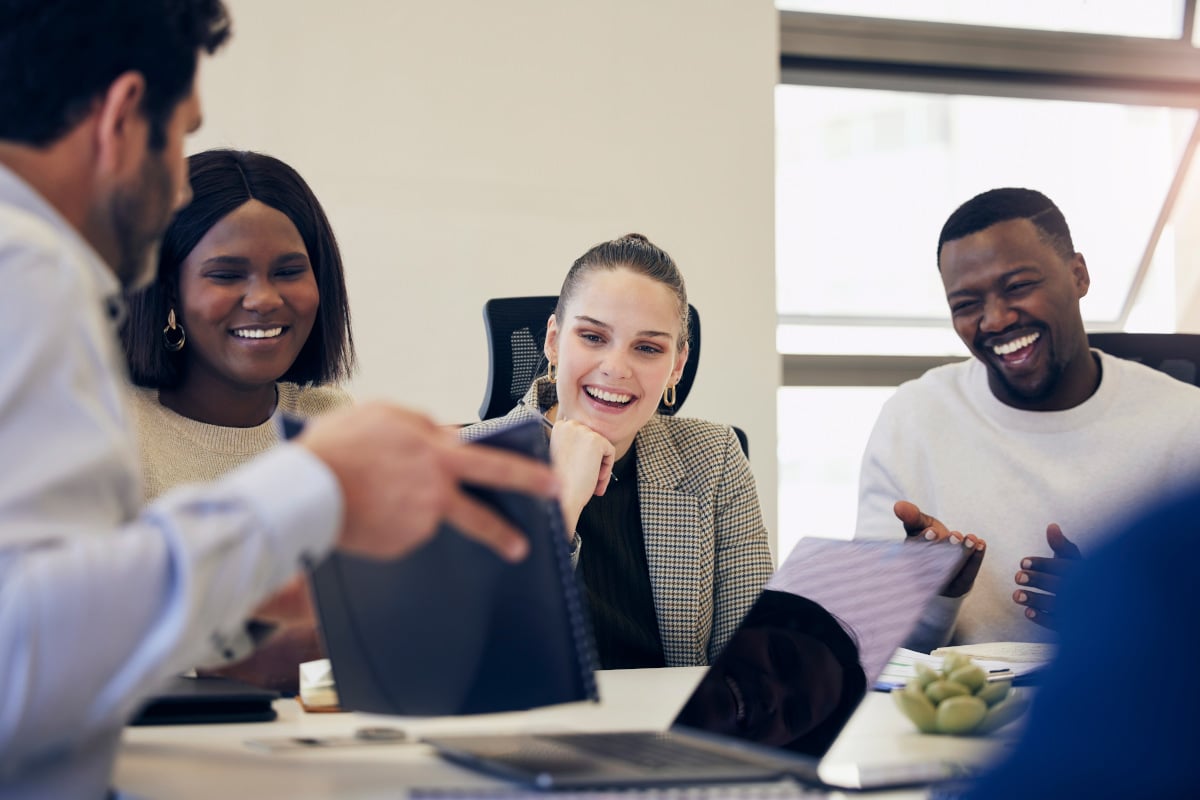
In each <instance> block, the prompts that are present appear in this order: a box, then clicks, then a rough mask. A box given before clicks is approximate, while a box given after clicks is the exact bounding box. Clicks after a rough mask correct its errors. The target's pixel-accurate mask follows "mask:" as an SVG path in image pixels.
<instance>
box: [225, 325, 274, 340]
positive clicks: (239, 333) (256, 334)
mask: <svg viewBox="0 0 1200 800" xmlns="http://www.w3.org/2000/svg"><path fill="white" fill-rule="evenodd" d="M231 333H232V334H233V335H234V336H236V337H237V338H239V339H274V338H275V337H277V336H282V335H283V328H282V327H279V328H236V329H234V330H233V331H231Z"/></svg>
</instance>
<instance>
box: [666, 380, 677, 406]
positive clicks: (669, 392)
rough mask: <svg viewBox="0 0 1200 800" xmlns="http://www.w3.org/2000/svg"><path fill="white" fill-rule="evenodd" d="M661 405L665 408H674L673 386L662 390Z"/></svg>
mask: <svg viewBox="0 0 1200 800" xmlns="http://www.w3.org/2000/svg"><path fill="white" fill-rule="evenodd" d="M663 405H664V406H666V407H667V408H674V406H675V385H674V384H672V385H670V386H668V387H667V388H665V389H663Z"/></svg>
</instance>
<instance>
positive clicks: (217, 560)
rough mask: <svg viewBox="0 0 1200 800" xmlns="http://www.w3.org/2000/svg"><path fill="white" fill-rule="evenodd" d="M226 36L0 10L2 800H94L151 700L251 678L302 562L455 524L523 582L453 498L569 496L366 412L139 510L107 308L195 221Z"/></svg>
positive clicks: (517, 542)
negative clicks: (253, 648) (210, 675)
mask: <svg viewBox="0 0 1200 800" xmlns="http://www.w3.org/2000/svg"><path fill="white" fill-rule="evenodd" d="M228 34H229V22H228V17H227V15H226V12H225V9H224V8H223V6H222V5H221V2H220V0H0V75H2V76H3V78H2V79H0V287H2V288H0V454H3V457H4V466H3V467H2V468H0V797H56V798H57V797H100V796H103V794H104V793H105V792H106V790H107V786H108V780H109V776H110V773H111V770H112V764H113V758H114V754H115V752H116V748H117V744H118V740H119V736H120V730H121V727H122V726H123V725H124V723H125V721H126V720H127V719H128V717H129V715H130V714H131V713H133V712H134V711H135V710H136V708H137V707H138V705H139V703H140V701H141V700H143V699H144V698H145V697H146V696H147V695H148V694H151V693H153V692H154V690H155V689H156V687H158V686H159V685H160V684H161V682H162V681H163V680H164V679H166V678H167V677H169V676H171V675H173V674H175V673H178V672H180V671H182V670H184V669H187V668H189V667H191V666H193V665H195V664H197V663H213V662H216V661H219V660H221V659H227V660H228V659H235V658H239V657H241V656H244V655H245V653H246V651H247V649H248V647H249V646H250V645H251V643H250V641H249V639H248V637H247V636H246V634H245V629H244V624H243V623H244V620H245V617H246V615H247V613H248V612H249V611H250V610H251V609H252V608H254V607H255V606H256V605H257V604H258V603H259V602H260V601H261V600H262V599H263V598H264V597H266V596H267V595H270V594H271V593H272V592H273V591H274V590H275V589H277V588H278V587H280V586H281V585H282V584H283V583H284V582H286V581H287V580H288V579H289V578H290V577H291V576H292V575H293V574H295V572H296V571H297V569H298V568H299V567H300V566H301V564H302V563H303V562H304V561H305V560H317V559H320V558H321V557H322V556H323V555H324V554H326V553H327V552H328V551H329V550H330V549H331V548H334V547H337V548H341V549H343V550H345V551H348V552H354V553H357V554H360V555H366V556H372V557H395V556H398V555H401V554H403V553H405V552H408V551H409V550H411V549H412V548H414V547H416V546H417V545H418V544H420V543H421V542H422V541H424V540H425V539H426V538H428V537H429V536H430V535H431V534H432V532H433V531H434V529H435V528H436V526H437V524H438V523H439V522H440V521H442V520H447V521H449V522H451V523H453V524H455V525H457V526H458V527H459V528H460V529H462V530H464V531H465V532H467V533H468V534H469V535H472V536H474V537H476V538H478V539H479V540H480V541H482V542H484V543H486V544H488V545H489V546H491V547H493V548H494V549H495V550H496V551H497V552H499V553H500V554H501V555H503V556H504V557H507V558H510V559H519V558H521V557H522V556H523V554H524V552H525V549H526V547H527V545H526V543H525V541H524V539H523V538H522V537H521V536H520V534H519V533H518V532H517V531H515V530H513V529H512V528H511V527H510V526H509V525H507V524H506V523H505V522H503V521H502V520H501V519H500V518H498V517H497V516H495V515H493V514H491V513H490V512H488V511H487V510H486V509H484V508H483V507H482V506H480V505H478V504H476V503H474V502H473V501H471V500H470V499H469V498H468V497H467V496H466V495H465V494H464V493H463V492H462V490H461V486H460V483H461V482H464V481H465V482H471V483H484V484H491V485H494V486H498V487H505V488H511V489H516V490H520V491H529V492H535V493H539V494H543V495H551V494H553V493H554V492H555V491H556V486H555V483H554V479H553V477H552V476H551V474H550V472H549V470H548V469H545V468H544V467H542V466H540V465H537V464H534V463H533V462H530V461H526V460H524V459H519V458H517V457H515V456H509V455H503V454H500V453H498V452H496V451H492V450H489V449H487V448H481V447H477V446H471V445H465V444H461V443H459V442H458V441H457V439H455V438H453V437H449V436H445V435H443V432H441V431H439V430H438V429H437V428H436V426H435V425H434V424H433V423H432V422H431V421H430V420H428V419H426V418H424V417H422V416H420V415H417V414H413V413H410V412H407V411H404V410H402V409H399V408H395V407H391V406H386V405H375V406H367V407H361V408H359V409H355V410H351V411H348V412H344V413H340V414H338V415H336V416H330V417H327V418H324V419H319V420H316V421H314V422H313V423H311V424H310V425H309V426H308V428H307V430H306V431H305V432H304V433H303V434H302V435H301V436H300V437H299V438H298V439H297V440H296V441H295V442H293V443H290V444H287V445H284V446H281V447H279V448H277V449H276V450H274V451H272V452H270V453H268V454H266V455H265V456H263V457H261V458H259V459H257V460H255V461H253V462H251V463H250V464H248V465H247V466H245V467H243V468H242V469H240V470H238V471H236V472H234V473H232V474H230V475H228V476H227V477H225V478H223V479H222V480H220V481H218V482H216V483H214V484H211V485H198V486H190V487H183V488H180V489H179V490H177V491H175V492H173V493H169V494H168V495H165V496H163V497H162V498H160V499H159V500H157V501H155V502H154V503H153V504H151V505H148V506H144V505H143V502H142V498H141V494H140V491H141V490H140V477H139V474H138V466H137V464H138V460H137V444H136V440H135V434H134V431H133V430H132V429H131V427H130V420H129V415H128V412H127V409H126V408H125V405H124V400H123V396H124V390H125V387H124V386H123V382H124V381H125V374H124V366H123V359H122V357H121V356H120V354H119V350H118V344H117V341H116V336H115V326H116V324H117V321H118V319H119V317H120V314H121V307H120V301H119V298H120V293H121V289H122V287H123V286H130V285H136V284H137V283H138V282H140V281H142V280H144V279H146V278H147V277H149V276H150V275H152V264H153V261H154V251H155V247H156V244H157V241H158V239H159V237H160V235H161V234H162V232H163V229H164V228H165V226H166V224H167V222H168V220H169V219H170V215H171V213H172V211H173V209H174V208H176V207H178V206H179V205H182V204H183V203H185V202H186V200H187V196H186V195H187V193H188V181H187V175H186V167H185V163H184V158H183V140H184V137H185V135H186V134H187V133H188V132H189V131H191V130H194V129H195V128H196V127H197V126H199V124H200V103H199V98H198V96H197V94H196V90H195V74H196V68H197V64H198V61H199V59H200V56H201V53H202V52H203V53H211V52H212V51H214V50H215V49H216V48H217V47H218V46H220V45H221V44H222V42H223V41H224V40H225V39H226V38H227V36H228ZM164 324H165V320H164ZM276 612H277V613H276V614H275V620H274V621H278V622H282V621H286V619H287V616H288V614H289V613H294V610H292V609H286V608H280V609H276ZM259 616H262V614H261V611H260V613H259Z"/></svg>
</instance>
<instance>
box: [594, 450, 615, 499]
mask: <svg viewBox="0 0 1200 800" xmlns="http://www.w3.org/2000/svg"><path fill="white" fill-rule="evenodd" d="M612 471H613V462H612V459H609V458H605V459H604V460H603V461H601V462H600V473H599V474H598V475H596V492H595V494H596V496H597V497H602V496H603V495H604V493H605V492H607V491H608V483H609V481H610V480H611V479H612Z"/></svg>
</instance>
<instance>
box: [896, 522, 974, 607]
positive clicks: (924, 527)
mask: <svg viewBox="0 0 1200 800" xmlns="http://www.w3.org/2000/svg"><path fill="white" fill-rule="evenodd" d="M892 511H893V513H895V515H896V519H898V520H900V523H901V524H902V525H904V533H905V535H906V536H908V538H909V541H916V540H920V541H927V542H941V541H948V542H949V543H950V544H953V545H958V546H961V547H963V548H965V549H966V550H968V551H970V553H971V555H970V556H969V557H968V558H967V560H966V561H965V562H963V565H962V568H961V569H959V571H958V573H957V574H956V575H955V576H954V577H953V578H951V579H950V582H949V583H947V584H946V588H945V589H943V590H942V597H962V596H963V595H964V594H966V593H967V592H968V591H970V589H971V587H972V586H974V585H975V577H976V576H977V575H979V568H980V566H982V565H983V555H984V548H985V547H986V546H987V542H985V541H984V540H983V539H981V538H980V537H978V536H976V535H975V534H973V533H968V534H966V535H965V536H964V535H963V534H961V533H959V532H958V531H952V530H950V529H949V528H948V527H946V525H945V524H944V523H943V522H942V521H941V520H939V519H937V518H936V517H931V516H929V515H928V514H925V513H923V512H922V511H921V509H920V508H918V507H917V506H916V504H914V503H910V502H908V501H907V500H901V501H899V502H897V503H896V505H895V506H893V507H892Z"/></svg>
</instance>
